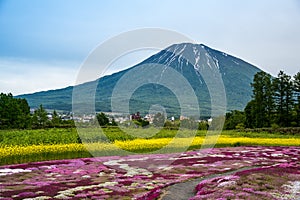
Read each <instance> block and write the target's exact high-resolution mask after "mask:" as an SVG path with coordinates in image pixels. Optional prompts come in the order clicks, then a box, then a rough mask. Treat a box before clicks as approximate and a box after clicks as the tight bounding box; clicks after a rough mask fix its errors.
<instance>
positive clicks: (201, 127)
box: [198, 121, 209, 130]
mask: <svg viewBox="0 0 300 200" xmlns="http://www.w3.org/2000/svg"><path fill="white" fill-rule="evenodd" d="M208 127H209V125H208V123H207V122H206V121H201V122H199V125H198V130H207V129H208Z"/></svg>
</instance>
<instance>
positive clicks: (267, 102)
mask: <svg viewBox="0 0 300 200" xmlns="http://www.w3.org/2000/svg"><path fill="white" fill-rule="evenodd" d="M251 86H252V88H253V102H252V106H251V109H253V111H251V113H252V114H253V115H254V116H252V117H253V120H254V121H253V126H254V127H258V128H260V127H264V126H270V125H271V121H272V114H273V107H274V100H273V94H274V91H273V85H272V76H271V75H270V74H267V73H266V72H263V71H261V72H258V73H256V74H255V75H254V79H253V83H252V84H251ZM248 109H249V107H248ZM248 114H249V111H248Z"/></svg>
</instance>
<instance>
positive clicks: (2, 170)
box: [0, 168, 31, 176]
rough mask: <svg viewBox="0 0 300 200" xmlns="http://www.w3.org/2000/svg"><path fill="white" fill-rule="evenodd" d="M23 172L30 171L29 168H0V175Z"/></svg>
mask: <svg viewBox="0 0 300 200" xmlns="http://www.w3.org/2000/svg"><path fill="white" fill-rule="evenodd" d="M23 172H31V170H29V169H9V168H5V169H0V176H6V175H11V174H16V173H23Z"/></svg>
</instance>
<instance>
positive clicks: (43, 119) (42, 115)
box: [32, 105, 48, 128]
mask: <svg viewBox="0 0 300 200" xmlns="http://www.w3.org/2000/svg"><path fill="white" fill-rule="evenodd" d="M47 122H48V117H47V112H46V110H45V109H44V108H43V105H40V107H39V108H38V109H36V110H35V111H34V113H33V116H32V127H33V128H45V127H46V125H47Z"/></svg>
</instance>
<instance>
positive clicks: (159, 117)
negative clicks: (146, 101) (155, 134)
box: [153, 112, 165, 127]
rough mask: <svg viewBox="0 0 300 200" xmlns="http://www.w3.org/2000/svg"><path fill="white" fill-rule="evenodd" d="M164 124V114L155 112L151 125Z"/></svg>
mask: <svg viewBox="0 0 300 200" xmlns="http://www.w3.org/2000/svg"><path fill="white" fill-rule="evenodd" d="M164 124H165V116H164V115H163V114H161V113H160V112H159V113H156V114H155V115H154V118H153V125H154V126H156V127H163V126H164Z"/></svg>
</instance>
